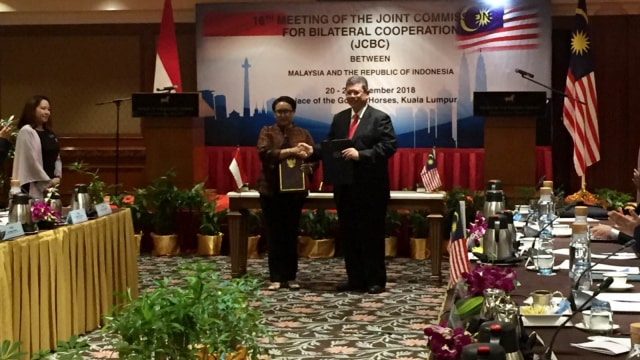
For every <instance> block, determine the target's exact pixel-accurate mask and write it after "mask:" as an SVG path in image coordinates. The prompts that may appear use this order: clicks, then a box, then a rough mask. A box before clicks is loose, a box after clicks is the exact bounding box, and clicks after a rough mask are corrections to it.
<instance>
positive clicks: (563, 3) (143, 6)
mask: <svg viewBox="0 0 640 360" xmlns="http://www.w3.org/2000/svg"><path fill="white" fill-rule="evenodd" d="M254 1H255V2H267V0H254ZM292 1H294V2H309V1H310V0H292ZM541 1H543V0H541ZM201 2H202V1H198V0H172V6H173V11H174V21H175V22H177V23H193V22H195V5H196V4H197V3H201ZM209 2H224V1H209ZM226 2H228V1H226ZM163 3H164V1H163V0H64V1H59V0H55V1H52V0H49V1H43V0H0V24H3V25H40V24H100V23H156V22H158V21H159V19H160V17H161V12H162V7H163ZM551 5H552V15H554V16H560V15H572V14H574V12H575V7H576V5H577V0H551ZM587 5H588V10H589V15H591V16H594V15H628V14H640V0H587Z"/></svg>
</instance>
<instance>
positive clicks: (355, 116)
mask: <svg viewBox="0 0 640 360" xmlns="http://www.w3.org/2000/svg"><path fill="white" fill-rule="evenodd" d="M358 120H359V118H358V114H353V117H352V118H351V125H349V139H351V138H352V137H353V133H354V132H356V128H357V127H358Z"/></svg>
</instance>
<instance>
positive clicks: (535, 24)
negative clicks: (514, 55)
mask: <svg viewBox="0 0 640 360" xmlns="http://www.w3.org/2000/svg"><path fill="white" fill-rule="evenodd" d="M457 40H458V47H459V48H460V49H463V50H466V51H470V52H473V51H480V50H482V51H489V50H522V49H535V48H537V47H538V44H539V41H540V24H539V19H538V10H537V9H536V8H535V7H531V6H517V7H512V8H509V7H495V8H491V7H489V6H485V7H483V6H470V7H467V8H465V9H464V10H462V12H461V13H460V21H459V23H458V26H457Z"/></svg>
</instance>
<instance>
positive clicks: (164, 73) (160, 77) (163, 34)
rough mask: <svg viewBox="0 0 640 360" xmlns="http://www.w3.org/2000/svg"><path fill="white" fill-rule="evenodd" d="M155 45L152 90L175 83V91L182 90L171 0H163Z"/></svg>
mask: <svg viewBox="0 0 640 360" xmlns="http://www.w3.org/2000/svg"><path fill="white" fill-rule="evenodd" d="M156 47H157V50H156V72H155V76H154V78H153V89H154V91H160V90H158V89H164V88H167V87H170V86H174V85H175V86H176V88H175V92H182V79H181V77H180V61H179V60H178V43H177V42H176V30H175V24H174V23H173V8H172V7H171V0H165V1H164V10H163V11H162V22H161V23H160V33H159V34H158V43H157V45H156Z"/></svg>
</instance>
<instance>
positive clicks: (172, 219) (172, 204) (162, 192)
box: [147, 170, 181, 255]
mask: <svg viewBox="0 0 640 360" xmlns="http://www.w3.org/2000/svg"><path fill="white" fill-rule="evenodd" d="M174 177H175V172H174V171H173V170H169V171H168V172H167V173H166V174H165V175H164V176H161V177H159V178H157V179H154V180H153V181H152V182H151V184H149V186H148V187H147V197H148V205H149V207H150V213H151V214H150V220H151V226H152V228H153V232H152V233H151V237H152V238H153V244H154V253H155V254H156V255H172V254H175V253H177V252H178V250H179V249H178V237H177V235H176V234H175V228H176V214H177V211H178V207H179V206H180V201H181V193H180V190H178V188H177V187H176V186H175V185H174V184H173V178H174Z"/></svg>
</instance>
